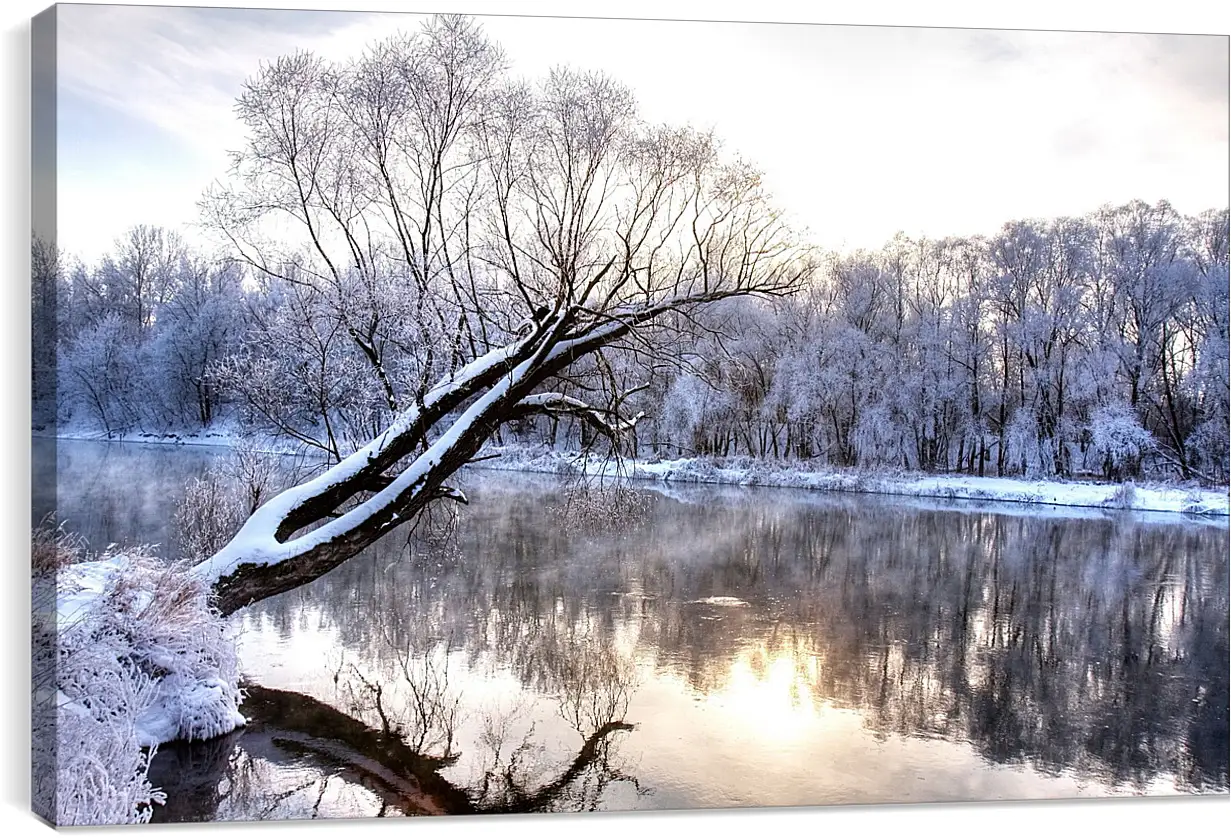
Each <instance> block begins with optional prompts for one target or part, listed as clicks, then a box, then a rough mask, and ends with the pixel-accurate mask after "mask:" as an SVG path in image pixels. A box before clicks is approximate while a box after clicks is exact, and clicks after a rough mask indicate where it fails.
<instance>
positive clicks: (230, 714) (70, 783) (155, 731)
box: [33, 549, 244, 825]
mask: <svg viewBox="0 0 1231 838" xmlns="http://www.w3.org/2000/svg"><path fill="white" fill-rule="evenodd" d="M52 578H53V577H52V576H51V575H49V574H43V575H42V576H41V577H38V576H36V579H35V592H36V603H35V609H36V610H35V621H34V626H33V635H34V657H35V672H36V679H37V677H38V675H42V676H43V677H44V679H45V680H46V681H47V682H45V683H39V682H38V681H37V680H36V690H35V707H36V712H35V717H34V728H35V730H34V737H35V738H34V742H35V750H36V754H35V760H36V764H40V765H44V766H46V767H48V768H50V769H52V771H51V772H49V774H50V776H48V777H45V778H43V780H44V784H43V786H40V787H37V788H36V789H35V797H36V800H39V801H42V802H43V803H44V804H50V803H51V800H52V799H53V798H54V806H52V805H45V806H44V808H45V812H44V814H45V815H46V816H48V818H49V819H52V820H54V821H55V822H56V823H57V824H59V825H69V824H109V823H143V822H146V821H148V820H149V818H150V813H151V807H152V806H153V804H155V803H160V802H162V800H163V797H162V795H161V794H160V793H159V792H157V791H156V790H155V789H153V788H152V787H151V786H150V783H149V780H148V769H149V760H150V758H151V757H152V756H153V753H154V751H155V750H156V748H157V746H158V745H159V744H161V743H163V742H168V741H171V740H173V739H188V740H193V739H207V738H212V737H214V736H219V735H221V734H223V733H228V732H230V731H231V730H234V729H235V728H236V727H237V726H239V725H241V724H243V723H244V719H243V717H242V716H241V715H240V713H239V709H238V707H239V702H240V693H239V688H238V674H239V673H238V666H237V662H236V657H235V648H234V643H233V639H232V637H231V635H230V631H229V628H228V625H227V623H226V621H225V620H224V619H223V618H222V617H221V616H219V615H218V614H217V613H216V612H214V611H212V610H211V608H210V606H209V601H208V596H209V589H208V586H207V585H206V583H204V582H203V581H201V580H199V579H197V578H195V577H193V576H191V575H189V574H188V573H187V572H186V568H184V567H182V566H168V565H165V564H163V563H162V562H160V561H158V560H157V559H155V558H154V557H153V556H151V555H150V554H149V553H148V552H147V551H145V550H143V549H139V550H131V551H129V552H127V553H125V554H104V555H103V556H101V557H99V558H97V559H94V560H92V561H86V562H80V563H76V564H72V565H69V566H67V567H64V568H62V569H61V570H59V572H58V573H56V574H55V576H54V579H55V587H54V589H52V588H51V587H50V586H49V585H48V584H46V583H49V582H50V581H51V579H52ZM40 579H41V581H42V582H43V583H44V584H42V585H40V584H39V582H40ZM49 594H53V596H49ZM49 599H53V600H54V601H53V602H48V601H47V600H49ZM40 600H41V601H40ZM40 660H42V661H48V660H54V661H55V665H54V666H42V665H39V661H40ZM40 711H41V712H40ZM52 742H55V743H56V747H55V750H54V752H52ZM51 776H54V778H55V779H54V789H52V788H47V787H46V786H47V784H49V783H50V782H51V779H50V777H51Z"/></svg>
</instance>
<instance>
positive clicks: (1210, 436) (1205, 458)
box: [1185, 419, 1231, 483]
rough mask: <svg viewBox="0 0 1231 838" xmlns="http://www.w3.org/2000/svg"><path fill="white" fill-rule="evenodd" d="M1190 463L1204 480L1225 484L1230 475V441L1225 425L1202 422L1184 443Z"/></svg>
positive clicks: (1211, 421)
mask: <svg viewBox="0 0 1231 838" xmlns="http://www.w3.org/2000/svg"><path fill="white" fill-rule="evenodd" d="M1185 448H1187V449H1188V452H1189V458H1190V462H1191V463H1192V464H1193V465H1194V466H1195V467H1196V468H1197V470H1198V471H1199V472H1200V473H1201V474H1203V475H1204V476H1205V477H1206V479H1208V480H1210V481H1213V482H1216V483H1225V482H1227V476H1228V474H1229V473H1231V440H1229V439H1228V435H1227V423H1226V422H1225V421H1222V420H1217V419H1211V420H1208V421H1206V422H1202V423H1201V424H1200V425H1198V426H1197V428H1196V430H1194V431H1193V433H1192V435H1191V436H1189V438H1188V440H1187V442H1186V443H1185Z"/></svg>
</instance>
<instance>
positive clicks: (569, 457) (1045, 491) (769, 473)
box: [480, 447, 1231, 516]
mask: <svg viewBox="0 0 1231 838" xmlns="http://www.w3.org/2000/svg"><path fill="white" fill-rule="evenodd" d="M491 455H499V456H498V457H496V458H494V459H490V460H484V461H483V462H482V463H481V464H480V465H481V466H482V467H484V468H492V469H507V470H514V471H542V472H550V473H554V474H588V475H595V476H600V475H602V476H615V475H617V474H618V475H623V476H625V477H629V478H633V479H638V480H657V481H662V482H665V483H672V482H675V483H718V484H731V485H738V486H774V487H782V488H792V489H816V490H821V491H830V492H865V493H873V494H886V495H905V496H910V497H926V498H947V499H952V500H977V501H995V502H999V503H1031V504H1047V505H1052V506H1061V507H1093V508H1098V509H1132V510H1139V511H1144V512H1172V513H1176V512H1179V513H1187V514H1194V515H1224V516H1225V515H1227V514H1228V512H1229V511H1231V498H1229V496H1228V492H1227V490H1225V489H1202V488H1200V487H1196V486H1167V485H1155V484H1141V485H1134V484H1124V485H1119V484H1107V483H1093V482H1080V481H1071V482H1062V481H1056V480H1024V479H1016V478H1001V477H969V476H965V475H936V474H926V475H925V474H914V475H912V474H872V473H857V472H841V471H834V470H828V471H810V470H807V469H804V468H800V467H799V465H798V464H785V463H776V462H767V461H763V460H755V459H752V458H750V457H739V458H730V459H729V460H726V461H717V460H711V459H706V458H700V457H690V458H683V459H677V460H661V461H658V462H646V461H632V460H625V461H623V462H621V463H619V464H617V463H615V462H614V461H609V460H604V459H602V458H596V457H589V458H587V457H583V456H580V455H577V454H569V453H565V452H561V451H551V450H547V449H542V448H539V449H532V448H523V447H507V448H497V447H492V448H488V449H484V451H483V452H482V453H481V455H480V456H491Z"/></svg>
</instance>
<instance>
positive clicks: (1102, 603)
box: [62, 472, 1228, 819]
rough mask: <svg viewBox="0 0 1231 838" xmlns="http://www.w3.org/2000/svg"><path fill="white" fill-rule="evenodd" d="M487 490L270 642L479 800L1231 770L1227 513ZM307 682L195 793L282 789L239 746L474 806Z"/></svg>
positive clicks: (254, 653) (280, 600)
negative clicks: (615, 505)
mask: <svg viewBox="0 0 1231 838" xmlns="http://www.w3.org/2000/svg"><path fill="white" fill-rule="evenodd" d="M62 489H63V487H62ZM466 489H467V492H468V494H470V496H471V499H472V504H471V506H470V507H468V508H467V509H466V511H465V515H464V517H463V519H462V520H461V521H460V524H459V526H458V527H457V530H456V535H455V539H456V540H455V541H454V542H453V543H452V544H451V545H447V549H446V548H445V547H442V545H440V544H435V545H432V546H431V547H430V548H429V547H428V546H427V545H424V544H422V543H414V544H412V545H411V546H410V547H409V548H408V547H407V546H406V545H405V544H403V543H398V542H397V541H396V540H389V541H386V542H385V543H383V544H379V545H377V546H375V547H374V548H372V549H371V550H369V551H368V552H367V553H366V554H365V555H364V556H362V557H360V558H358V559H356V560H354V561H351V562H349V563H347V564H344V565H342V566H341V567H339V568H338V569H336V570H335V571H333V572H332V573H330V574H329V575H328V576H326V577H323V578H322V579H319V580H317V581H316V582H315V583H313V584H312V585H309V586H307V587H305V588H302V589H299V590H297V591H292V592H290V593H288V594H285V595H283V596H280V597H277V598H274V599H271V600H268V601H266V602H264V603H260V604H258V605H257V606H255V607H254V608H252V609H250V610H249V611H248V612H246V613H244V614H243V616H242V626H243V631H244V633H243V636H242V638H241V642H242V652H241V655H242V659H243V660H244V662H245V666H246V667H247V671H248V676H249V677H250V678H252V679H253V680H254V682H256V683H259V684H262V685H264V687H266V688H276V689H278V690H281V691H284V692H285V693H286V694H288V695H289V694H295V695H297V696H298V697H297V698H296V699H295V701H299V702H301V703H302V702H316V703H317V704H319V706H320V707H322V708H327V709H328V710H329V711H330V712H332V713H335V714H338V715H339V716H342V717H344V718H347V719H350V720H351V721H352V722H354V723H355V724H357V725H359V726H360V727H361V728H362V729H363V730H364V731H366V733H365V734H364V735H365V736H376V737H383V738H384V739H386V740H390V741H392V740H396V741H397V742H401V743H402V746H404V747H405V748H407V749H408V752H409V753H413V754H416V755H418V757H419V758H422V759H432V760H439V762H437V763H433V767H432V770H431V771H430V772H429V773H430V775H431V776H433V777H436V778H438V779H439V780H440V781H441V782H443V783H445V784H446V785H447V787H448V788H449V789H452V790H454V791H457V792H458V793H460V794H461V795H462V797H463V798H464V799H465V801H466V804H465V805H467V806H470V807H472V809H470V810H473V811H501V810H504V811H512V810H517V811H523V810H524V809H516V807H517V806H525V805H530V804H533V805H535V806H539V807H541V809H543V810H551V811H563V810H568V811H578V810H585V809H596V808H597V809H625V808H635V807H660V808H663V807H676V806H729V805H768V804H801V803H831V802H885V801H901V800H937V799H949V800H954V799H988V798H1031V797H1056V796H1062V797H1068V796H1073V795H1081V794H1093V795H1101V794H1109V793H1128V794H1133V793H1177V792H1184V793H1191V792H1210V791H1225V790H1226V789H1227V785H1228V776H1227V775H1228V733H1227V730H1228V729H1227V714H1228V693H1227V683H1228V567H1227V552H1228V531H1227V525H1226V521H1225V520H1223V521H1220V522H1217V523H1215V524H1213V525H1211V524H1210V523H1209V522H1206V523H1197V522H1193V521H1186V520H1181V519H1179V518H1176V517H1170V518H1166V517H1158V518H1153V519H1151V518H1145V517H1141V516H1126V515H1119V516H1117V515H1110V514H1107V515H1103V514H1087V515H1086V517H1084V518H1075V517H1069V516H1059V515H1057V516H1055V517H1047V516H1044V515H1021V514H1012V513H1006V511H1004V510H991V509H980V508H976V507H971V506H966V507H960V508H959V507H955V506H952V505H940V504H938V505H936V506H934V507H929V506H927V505H926V504H918V503H904V502H902V501H899V500H894V499H889V498H875V497H870V496H867V497H841V496H825V495H819V494H812V493H798V494H797V493H791V492H785V491H762V492H756V491H742V490H741V491H736V490H731V491H719V490H709V489H705V488H700V487H694V488H690V489H687V490H678V491H673V492H670V493H668V492H664V491H658V490H650V489H649V488H648V487H647V489H646V491H647V492H649V496H648V497H649V501H650V503H649V506H648V509H647V511H646V519H645V521H644V523H643V524H642V525H641V526H639V527H636V528H632V529H628V530H625V531H622V532H615V533H606V534H604V533H601V532H599V533H596V532H593V531H590V530H587V529H585V528H580V527H574V526H570V525H569V523H568V522H567V521H565V520H562V519H561V518H560V516H559V515H558V510H559V509H560V508H561V507H562V504H561V502H560V492H561V485H560V483H559V481H558V480H556V479H555V478H546V477H535V476H528V475H512V474H500V473H491V472H487V473H474V474H471V475H469V477H468V478H467V481H466ZM288 700H290V699H288ZM260 706H261V705H260V703H259V702H258V703H256V704H254V705H252V707H251V708H246V709H247V710H248V712H250V713H251V712H253V709H252V708H256V709H258V710H259V707H260ZM280 712H282V711H280ZM321 712H324V711H321ZM286 713H289V711H286ZM286 713H283V715H275V716H273V717H272V718H269V719H260V720H259V723H257V724H254V725H253V727H252V728H250V729H249V730H248V731H246V732H245V733H243V734H242V737H241V738H240V739H239V740H237V742H236V743H234V744H233V745H232V746H231V747H230V749H229V750H227V749H226V748H223V750H227V753H226V755H225V757H220V759H223V762H224V763H225V766H224V769H223V770H222V773H221V774H219V773H217V769H212V771H213V773H211V772H210V771H206V772H195V773H193V772H188V773H187V774H185V775H184V776H197V777H199V778H200V777H204V778H206V779H205V780H204V781H203V784H204V786H206V787H209V788H210V789H212V790H213V791H211V792H210V793H211V794H217V793H218V791H217V790H218V789H219V788H223V789H227V790H228V791H227V794H228V795H229V797H226V800H227V801H230V802H225V801H224V802H219V803H210V802H201V803H197V804H192V805H190V806H189V809H190V810H191V811H190V812H189V813H188V815H183V816H180V815H176V814H175V812H173V810H172V806H171V805H169V806H168V809H167V810H166V812H165V815H166V816H167V817H169V818H171V819H180V818H181V817H188V816H190V815H191V816H195V815H199V814H200V813H201V812H207V813H208V812H212V813H213V814H205V815H204V816H205V817H220V818H232V817H257V816H258V814H257V813H259V812H264V811H266V810H268V809H269V807H270V806H271V805H273V802H272V801H264V800H263V801H250V802H246V803H241V802H239V801H238V798H237V797H236V793H235V792H234V791H232V789H235V788H238V787H239V786H240V784H239V782H238V781H237V780H236V779H235V778H234V777H232V775H233V774H234V772H235V770H237V769H235V768H232V767H230V766H231V765H232V763H236V761H237V760H238V761H239V762H240V763H243V760H240V759H239V757H237V755H238V754H243V755H245V756H244V758H243V759H244V760H247V761H248V762H247V763H244V764H245V765H248V764H251V765H254V766H257V768H245V770H249V771H255V770H257V769H258V768H259V770H260V771H264V772H266V773H265V774H264V775H262V777H261V779H260V781H259V782H251V783H249V786H250V787H251V788H254V789H263V790H266V793H267V794H273V791H271V790H279V791H278V792H277V793H278V794H286V795H288V796H287V797H286V799H285V802H283V803H279V804H278V806H280V807H281V808H276V809H274V810H272V811H275V812H277V813H278V814H275V815H272V816H274V817H286V816H294V817H307V816H312V815H314V814H315V815H322V816H325V815H335V814H351V815H354V814H369V815H375V814H381V813H384V814H395V813H413V812H415V811H431V810H432V806H437V807H439V808H442V809H444V810H448V811H457V809H450V808H448V806H446V805H445V804H442V803H433V804H423V806H421V807H420V809H418V810H416V809H415V808H414V806H412V805H410V804H409V803H406V799H405V792H404V790H403V791H399V792H397V794H401V795H402V797H400V798H398V797H396V795H394V797H390V794H391V792H389V791H388V788H389V786H388V782H389V781H382V780H380V778H379V776H378V775H376V774H373V773H372V771H374V770H375V767H374V766H372V765H368V767H367V769H363V768H361V767H357V766H360V765H361V764H360V763H359V762H358V761H357V760H356V759H354V758H351V759H349V761H348V760H341V762H339V760H338V757H337V753H338V752H337V750H336V749H337V748H340V747H341V745H339V744H338V743H337V741H336V740H337V738H338V737H337V734H329V733H328V732H322V731H321V730H314V731H305V730H303V729H298V730H297V732H296V731H292V733H295V736H298V737H299V739H295V738H294V737H293V736H291V735H289V734H288V733H287V731H286V728H287V727H288V726H289V723H288V722H286V721H285V719H286V718H287V716H286ZM258 715H259V713H258ZM339 724H341V723H340V722H339ZM279 725H282V726H283V727H282V728H279V727H278V726H279ZM611 725H616V727H611ZM625 725H633V726H634V727H633V729H631V730H628V729H626V728H625V727H623V726H625ZM335 727H336V725H335ZM278 730H282V732H281V733H278V732H277V731H278ZM356 730H357V729H356ZM269 731H274V732H273V733H270V732H269ZM331 735H332V736H333V739H332V740H331V739H330V736H331ZM356 735H357V734H356ZM262 737H268V738H262ZM596 737H597V738H596ZM308 740H312V741H314V742H316V743H317V744H316V745H312V744H311V743H310V742H309V741H308ZM331 741H332V742H333V745H330V746H329V747H332V748H335V750H334V751H333V752H330V751H328V749H327V748H326V747H325V746H324V745H321V744H320V743H321V742H331ZM342 741H343V743H344V744H345V743H347V742H349V747H351V751H352V756H353V755H354V754H361V753H364V751H363V750H362V749H361V748H358V747H356V746H355V741H354V737H350V739H349V740H347V739H345V738H343V740H342ZM288 743H298V744H297V745H295V747H291V745H290V744H288ZM591 743H593V744H591ZM587 749H589V750H587ZM166 753H167V754H168V757H167V758H168V759H170V758H171V756H170V755H171V754H172V753H173V752H172V751H167V752H166ZM330 753H333V756H332V757H330V756H329V754H330ZM369 757H370V753H369ZM583 757H584V758H583ZM161 758H162V757H160V759H161ZM195 758H196V757H194V759H195ZM331 759H332V760H333V761H332V762H331V761H330V760H331ZM376 762H378V763H380V760H376ZM381 764H382V765H384V763H381ZM394 765H395V767H396V766H404V762H396V761H395V763H394ZM574 766H580V767H578V768H577V769H576V770H573V767H574ZM385 768H389V766H388V765H385ZM364 770H367V771H368V774H364ZM348 771H349V772H351V773H349V774H348V773H346V772H348ZM314 772H315V773H314ZM399 772H401V773H399ZM570 772H571V773H570ZM178 773H179V772H169V775H170V774H178ZM169 775H168V776H169ZM369 775H370V776H369ZM394 776H398V777H402V778H403V779H404V780H405V779H406V778H407V777H414V778H416V782H420V788H421V789H422V788H423V786H422V782H423V781H424V780H423V776H422V772H420V773H419V774H416V773H415V772H413V771H412V772H409V773H406V772H405V771H402V770H401V769H397V770H394ZM328 777H332V778H333V779H331V780H329V781H328V782H326V779H325V778H328ZM209 778H212V779H209ZM374 778H375V779H374ZM382 782H384V783H385V785H384V786H382V785H381V783H382ZM326 786H327V788H326ZM176 796H177V795H176V794H175V793H173V794H172V799H173V800H174V799H175V798H176ZM318 798H319V800H318ZM395 798H396V799H395ZM458 799H459V800H460V799H461V798H458ZM397 801H401V802H397ZM527 801H529V803H527ZM185 805H188V804H185ZM470 810H468V811H470Z"/></svg>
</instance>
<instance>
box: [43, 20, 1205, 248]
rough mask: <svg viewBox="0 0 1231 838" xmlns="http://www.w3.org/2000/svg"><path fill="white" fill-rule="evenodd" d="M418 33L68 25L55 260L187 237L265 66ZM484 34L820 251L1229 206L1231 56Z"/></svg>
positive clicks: (1105, 47) (912, 34)
mask: <svg viewBox="0 0 1231 838" xmlns="http://www.w3.org/2000/svg"><path fill="white" fill-rule="evenodd" d="M611 5H612V4H607V6H605V7H604V8H606V9H609V8H610V7H611ZM457 6H459V4H449V3H436V4H435V8H438V9H440V10H442V11H448V10H451V8H453V7H457ZM677 6H678V4H677ZM466 8H474V6H473V5H472V6H469V7H466ZM510 8H511V9H513V10H520V8H524V6H523V7H517V6H516V5H511V6H510ZM587 8H589V7H587ZM700 8H704V7H699V8H698V11H700ZM608 13H609V14H610V13H611V12H610V11H609V12H608ZM421 20H422V18H421V17H418V16H413V15H402V14H369V13H357V12H321V11H272V10H267V11H252V10H242V9H206V8H182V7H181V8H177V7H153V6H90V5H61V6H60V18H59V44H58V69H59V74H58V97H59V98H58V109H59V130H60V134H59V143H58V155H59V159H58V186H59V237H60V244H61V245H62V246H63V247H65V248H66V249H68V250H69V251H70V252H75V253H77V254H78V255H80V256H82V257H84V258H86V259H87V260H93V259H95V258H97V257H98V256H99V255H100V254H101V253H103V252H104V251H106V250H107V249H108V248H109V247H110V246H111V243H112V241H113V239H114V238H115V237H116V236H117V235H118V234H119V233H121V232H122V231H123V230H124V229H126V228H127V227H129V226H131V225H133V224H137V223H152V224H160V225H164V226H172V227H179V226H180V225H184V224H189V223H191V222H193V221H194V220H195V219H196V207H195V202H196V200H197V199H198V198H199V196H200V194H201V192H202V190H203V189H204V188H205V187H206V186H207V185H208V184H209V183H210V182H211V180H213V179H214V178H217V177H219V176H222V175H223V174H224V172H225V167H226V151H227V150H228V149H235V148H238V147H239V146H240V145H241V143H242V141H243V135H242V133H241V131H240V129H239V126H238V125H237V123H236V121H235V119H234V118H233V115H232V110H231V108H232V103H233V102H234V99H235V97H236V95H237V94H238V92H239V91H240V86H241V84H242V83H243V81H244V79H245V78H247V77H248V76H250V75H251V74H252V73H254V72H255V71H256V70H257V68H258V66H259V65H260V63H261V62H262V61H264V60H269V59H272V58H275V57H277V56H278V55H280V54H283V53H286V52H289V51H293V50H295V49H308V50H312V51H315V52H318V53H320V54H322V55H325V56H327V57H332V58H345V57H348V56H351V55H354V54H356V53H357V52H358V51H360V50H361V49H362V47H363V46H364V45H365V44H367V43H369V42H370V41H372V40H374V39H378V38H381V37H384V36H386V35H389V34H392V33H393V32H395V31H397V30H399V29H403V30H413V29H415V28H416V27H417V26H418V24H419V22H420V21H421ZM480 20H481V22H482V23H483V25H484V27H485V29H486V31H487V32H488V33H489V35H490V36H491V37H492V38H493V39H494V40H496V41H498V42H499V43H500V44H502V45H503V47H504V48H505V50H506V53H507V55H508V57H509V59H510V61H511V63H512V70H513V73H514V74H517V75H524V76H526V77H529V78H534V77H536V76H540V75H542V74H543V73H544V72H545V71H546V70H547V69H548V68H549V67H551V66H553V65H557V64H568V65H572V66H576V67H580V68H585V69H600V70H603V71H605V72H607V73H609V74H610V75H612V76H614V77H616V78H617V79H620V80H621V81H623V82H624V83H626V84H628V85H629V86H630V87H631V88H632V89H633V90H634V91H635V93H636V95H637V97H638V100H639V102H640V106H641V113H642V115H643V116H644V117H645V118H646V119H648V120H651V121H655V122H662V121H668V122H676V123H691V124H693V125H694V126H696V127H698V128H703V129H705V128H713V129H715V131H716V132H717V134H718V135H719V136H720V137H722V138H723V140H724V142H725V145H726V147H727V149H728V150H730V151H732V152H737V153H739V154H740V155H741V156H743V157H744V158H746V159H748V160H750V161H752V162H753V163H755V164H756V165H757V166H759V167H760V168H761V169H762V170H763V171H764V172H765V173H766V177H767V181H768V183H769V186H770V188H771V189H772V191H773V192H774V194H775V195H776V197H777V199H778V203H779V204H780V205H782V206H783V208H785V209H786V210H787V211H788V212H789V213H790V214H791V215H792V217H793V218H794V219H795V220H796V221H797V222H798V223H800V224H801V225H802V226H806V227H807V228H808V229H809V230H810V231H811V234H812V235H811V237H812V240H813V241H815V242H817V243H818V244H821V245H823V246H826V247H831V248H843V249H845V248H853V247H878V246H879V245H881V244H882V243H884V242H885V241H886V240H887V239H889V238H890V237H891V236H892V235H893V234H894V233H895V232H897V231H899V230H902V231H905V232H906V233H908V234H911V235H929V236H944V235H949V234H954V235H964V234H972V233H989V232H994V231H995V230H996V229H997V228H998V227H999V226H1000V224H1001V223H1002V222H1004V221H1007V220H1010V219H1015V218H1023V217H1032V216H1044V217H1047V216H1055V215H1063V214H1080V213H1084V212H1087V211H1090V210H1093V209H1096V208H1097V207H1099V206H1101V205H1102V204H1104V203H1109V202H1111V203H1118V202H1124V201H1128V200H1130V199H1133V198H1142V199H1144V200H1147V201H1150V202H1153V201H1157V200H1159V199H1164V198H1165V199H1167V200H1169V201H1171V202H1172V203H1173V204H1174V205H1175V206H1176V207H1177V208H1178V209H1179V210H1180V211H1182V212H1189V213H1195V212H1199V211H1201V210H1203V209H1207V208H1211V207H1223V206H1225V205H1226V204H1227V200H1228V198H1227V189H1228V187H1227V184H1228V39H1227V37H1226V36H1192V35H1134V34H1108V33H1083V32H1041V31H1010V30H980V29H938V28H893V27H884V26H879V27H871V26H869V27H861V26H824V25H806V24H794V25H792V24H776V23H775V24H768V23H767V24H757V23H719V22H668V21H653V20H613V19H606V20H598V19H590V20H587V19H562V18H554V19H553V18H530V17H480Z"/></svg>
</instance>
